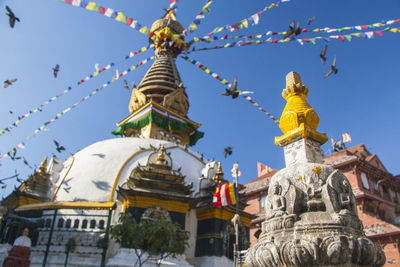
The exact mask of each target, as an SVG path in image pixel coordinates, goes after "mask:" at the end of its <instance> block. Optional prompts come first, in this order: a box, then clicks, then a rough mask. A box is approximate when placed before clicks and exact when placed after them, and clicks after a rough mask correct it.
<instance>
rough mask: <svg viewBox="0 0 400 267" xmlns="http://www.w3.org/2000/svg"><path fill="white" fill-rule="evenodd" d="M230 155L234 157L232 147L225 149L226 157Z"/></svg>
mask: <svg viewBox="0 0 400 267" xmlns="http://www.w3.org/2000/svg"><path fill="white" fill-rule="evenodd" d="M228 155H229V156H230V155H232V147H231V146H228V147H225V148H224V157H225V158H226V157H227V156H228Z"/></svg>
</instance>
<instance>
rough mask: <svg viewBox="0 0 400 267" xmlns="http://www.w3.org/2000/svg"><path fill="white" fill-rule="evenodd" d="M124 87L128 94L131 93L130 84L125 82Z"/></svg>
mask: <svg viewBox="0 0 400 267" xmlns="http://www.w3.org/2000/svg"><path fill="white" fill-rule="evenodd" d="M124 87H125V89H126V91H128V93H129V92H130V91H131V89H130V88H129V85H128V82H127V81H126V80H124Z"/></svg>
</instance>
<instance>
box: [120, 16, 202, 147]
mask: <svg viewBox="0 0 400 267" xmlns="http://www.w3.org/2000/svg"><path fill="white" fill-rule="evenodd" d="M183 30H184V28H183V27H182V25H181V24H180V23H179V22H178V21H176V20H175V17H174V16H173V14H171V13H167V14H166V15H165V16H164V17H162V18H161V19H158V20H156V21H155V22H154V23H153V25H152V26H151V29H150V33H149V35H148V36H149V38H150V39H149V40H150V43H151V44H153V45H154V50H155V55H156V59H155V62H154V63H153V65H152V66H151V67H150V69H149V70H148V71H147V73H146V74H145V76H144V77H143V79H142V81H141V82H140V83H139V86H138V87H135V88H133V89H132V95H131V98H130V101H129V112H130V115H129V116H128V117H127V118H125V119H124V120H122V121H121V122H119V123H117V126H119V127H120V128H119V129H118V130H116V131H114V132H113V133H114V134H120V135H122V136H125V137H130V136H135V137H142V138H154V139H161V140H168V141H172V142H174V143H177V144H181V145H194V144H195V143H196V142H197V140H198V139H200V138H201V137H203V133H202V132H199V131H197V128H199V127H200V124H198V123H196V122H193V121H191V120H190V119H189V118H188V117H187V112H188V110H189V100H188V96H187V94H186V91H185V87H184V86H183V83H182V80H181V77H180V75H179V72H178V70H177V68H176V64H175V58H176V57H177V56H178V55H179V54H180V53H181V52H182V50H184V49H187V48H188V45H187V44H186V43H185V41H184V38H183V36H181V35H180V33H181V32H182V31H183Z"/></svg>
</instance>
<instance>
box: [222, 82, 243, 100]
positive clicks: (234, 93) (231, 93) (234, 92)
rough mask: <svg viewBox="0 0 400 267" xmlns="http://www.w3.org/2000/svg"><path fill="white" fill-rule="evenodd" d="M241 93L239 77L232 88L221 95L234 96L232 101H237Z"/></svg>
mask: <svg viewBox="0 0 400 267" xmlns="http://www.w3.org/2000/svg"><path fill="white" fill-rule="evenodd" d="M239 93H240V92H239V91H238V90H237V77H235V79H234V80H233V83H232V85H231V87H230V88H229V89H225V93H222V94H221V95H225V96H232V99H235V98H236V97H238V96H239Z"/></svg>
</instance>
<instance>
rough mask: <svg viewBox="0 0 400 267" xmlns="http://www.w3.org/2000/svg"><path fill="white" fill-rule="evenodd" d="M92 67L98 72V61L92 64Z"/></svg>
mask: <svg viewBox="0 0 400 267" xmlns="http://www.w3.org/2000/svg"><path fill="white" fill-rule="evenodd" d="M94 69H95V70H96V72H99V70H100V69H99V64H98V63H96V64H94Z"/></svg>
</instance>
